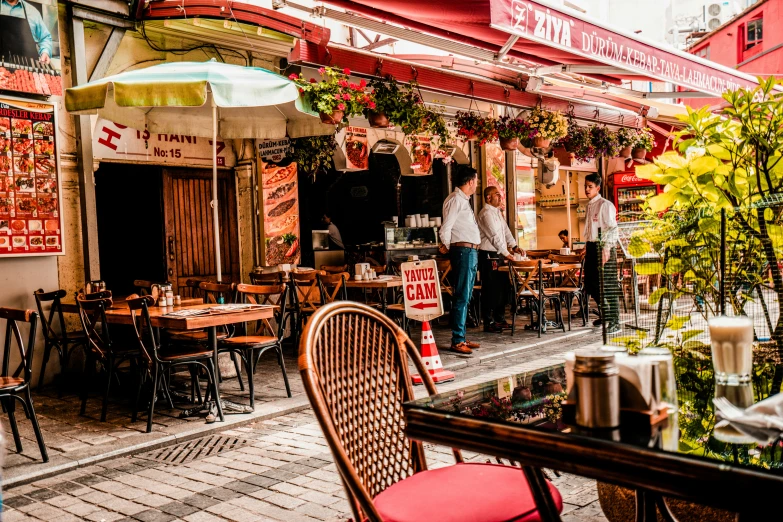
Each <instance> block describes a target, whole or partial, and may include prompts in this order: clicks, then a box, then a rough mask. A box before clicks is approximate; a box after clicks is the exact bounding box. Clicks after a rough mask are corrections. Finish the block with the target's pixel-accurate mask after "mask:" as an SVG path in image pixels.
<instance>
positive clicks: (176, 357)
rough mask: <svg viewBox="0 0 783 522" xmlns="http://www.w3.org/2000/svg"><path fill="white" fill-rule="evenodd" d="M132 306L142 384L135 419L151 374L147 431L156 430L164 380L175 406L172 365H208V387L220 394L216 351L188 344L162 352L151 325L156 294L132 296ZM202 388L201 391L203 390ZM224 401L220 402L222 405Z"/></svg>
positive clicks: (134, 408)
mask: <svg viewBox="0 0 783 522" xmlns="http://www.w3.org/2000/svg"><path fill="white" fill-rule="evenodd" d="M127 303H128V308H129V309H130V312H131V318H132V319H133V328H134V331H135V333H136V336H135V340H136V342H137V348H138V351H139V355H138V356H139V365H138V366H139V368H138V369H139V385H138V389H137V391H136V400H135V401H134V403H133V414H132V418H131V421H132V422H136V419H137V418H138V411H139V397H140V396H141V389H142V387H143V386H144V382H145V381H146V380H147V378H148V377H149V378H150V379H151V381H152V390H151V393H150V398H149V410H148V412H147V433H149V432H151V431H152V414H153V412H154V410H155V400H156V398H157V394H158V388H159V386H160V384H163V387H164V388H163V389H164V393H165V395H166V398H167V400H168V402H169V407H170V408H172V409H173V408H174V403H173V402H172V400H171V394H170V393H169V391H168V384H167V383H166V375H167V374H169V373H170V370H171V368H173V367H175V366H188V367H189V368H192V367H193V366H194V365H196V366H200V367H202V368H204V369H205V370H206V372H207V379H208V382H207V390H209V389H210V386H211V387H212V392H213V393H215V394H216V395H215V396H217V390H216V389H215V388H214V386H215V382H216V379H215V368H214V364H213V360H212V356H213V355H214V352H213V351H212V348H206V347H204V346H201V345H195V346H184V347H182V349H180V350H170V351H166V352H163V353H161V351H160V346H159V345H158V341H157V339H156V337H155V331H154V330H153V328H152V327H151V324H152V323H151V321H150V310H149V307H150V306H152V305H154V304H155V303H154V301H153V299H152V296H143V297H133V296H131V297H129V298H128V300H127ZM200 393H201V392H199V394H200ZM219 407H220V405H218V408H219Z"/></svg>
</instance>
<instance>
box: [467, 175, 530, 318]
mask: <svg viewBox="0 0 783 522" xmlns="http://www.w3.org/2000/svg"><path fill="white" fill-rule="evenodd" d="M484 203H485V205H484V208H482V209H481V212H479V215H478V226H479V231H480V232H481V244H480V245H479V252H478V262H479V271H480V272H481V314H482V315H483V316H484V317H483V320H484V331H485V332H494V333H500V332H502V331H503V329H507V328H511V325H510V324H508V323H507V322H506V319H505V317H504V315H505V313H506V305H507V304H508V291H509V288H508V287H509V284H508V283H509V281H508V274H506V273H504V272H498V265H499V264H502V262H503V260H512V259H514V257H513V256H512V255H511V252H515V253H518V254H520V255H522V254H523V252H522V250H520V249H519V247H518V246H517V242H516V240H514V235H513V234H512V233H511V229H510V228H508V224H507V223H506V220H505V219H504V218H503V213H502V212H501V210H500V206H501V205H502V203H503V196H502V195H501V194H500V191H499V190H498V189H497V187H487V188H485V189H484Z"/></svg>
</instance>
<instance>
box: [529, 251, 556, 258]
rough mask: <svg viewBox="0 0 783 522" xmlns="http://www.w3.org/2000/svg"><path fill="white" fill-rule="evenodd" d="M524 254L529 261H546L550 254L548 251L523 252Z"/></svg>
mask: <svg viewBox="0 0 783 522" xmlns="http://www.w3.org/2000/svg"><path fill="white" fill-rule="evenodd" d="M525 254H527V257H529V258H530V259H547V258H548V257H549V255H550V254H551V251H549V250H525Z"/></svg>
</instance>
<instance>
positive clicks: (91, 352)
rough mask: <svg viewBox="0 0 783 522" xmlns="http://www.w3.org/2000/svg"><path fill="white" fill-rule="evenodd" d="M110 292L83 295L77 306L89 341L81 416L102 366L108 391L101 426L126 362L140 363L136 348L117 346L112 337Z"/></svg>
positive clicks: (104, 399)
mask: <svg viewBox="0 0 783 522" xmlns="http://www.w3.org/2000/svg"><path fill="white" fill-rule="evenodd" d="M107 293H109V292H97V294H101V295H102V297H97V298H91V297H92V296H91V295H90V294H88V295H87V296H85V295H83V294H81V295H80V296H79V297H78V298H77V299H76V302H77V303H78V304H79V319H80V321H81V323H82V329H83V330H84V334H85V337H86V338H87V342H88V345H87V348H88V350H87V356H86V357H85V368H86V369H87V371H86V372H85V373H86V375H85V379H84V388H83V391H82V405H81V408H80V410H79V415H84V412H85V410H86V409H87V395H88V394H89V388H90V383H91V382H92V378H91V377H93V376H94V373H95V363H96V362H99V363H101V365H102V366H103V367H104V369H105V370H106V372H107V373H108V379H107V382H106V390H105V391H104V393H103V406H102V408H101V422H106V412H107V410H108V407H109V391H110V389H111V381H112V379H113V378H114V377H115V374H116V372H117V369H118V367H119V366H120V365H121V364H122V363H123V362H126V361H130V362H131V363H136V362H137V360H138V356H139V354H138V351H137V350H136V349H135V347H132V346H131V347H128V346H122V345H115V344H114V342H113V341H112V339H111V336H110V335H109V323H108V322H107V320H106V310H107V309H108V308H110V307H111V305H112V301H111V298H110V297H106V294H107Z"/></svg>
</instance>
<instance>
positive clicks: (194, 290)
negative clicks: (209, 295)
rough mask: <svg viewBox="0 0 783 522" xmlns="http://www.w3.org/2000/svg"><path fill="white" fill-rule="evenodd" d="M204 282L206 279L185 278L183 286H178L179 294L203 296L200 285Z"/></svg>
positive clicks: (183, 295)
mask: <svg viewBox="0 0 783 522" xmlns="http://www.w3.org/2000/svg"><path fill="white" fill-rule="evenodd" d="M205 282H207V281H205V280H204V279H187V280H185V288H180V294H181V295H182V297H203V294H202V293H201V288H200V286H201V283H205ZM185 294H187V295H185Z"/></svg>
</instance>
